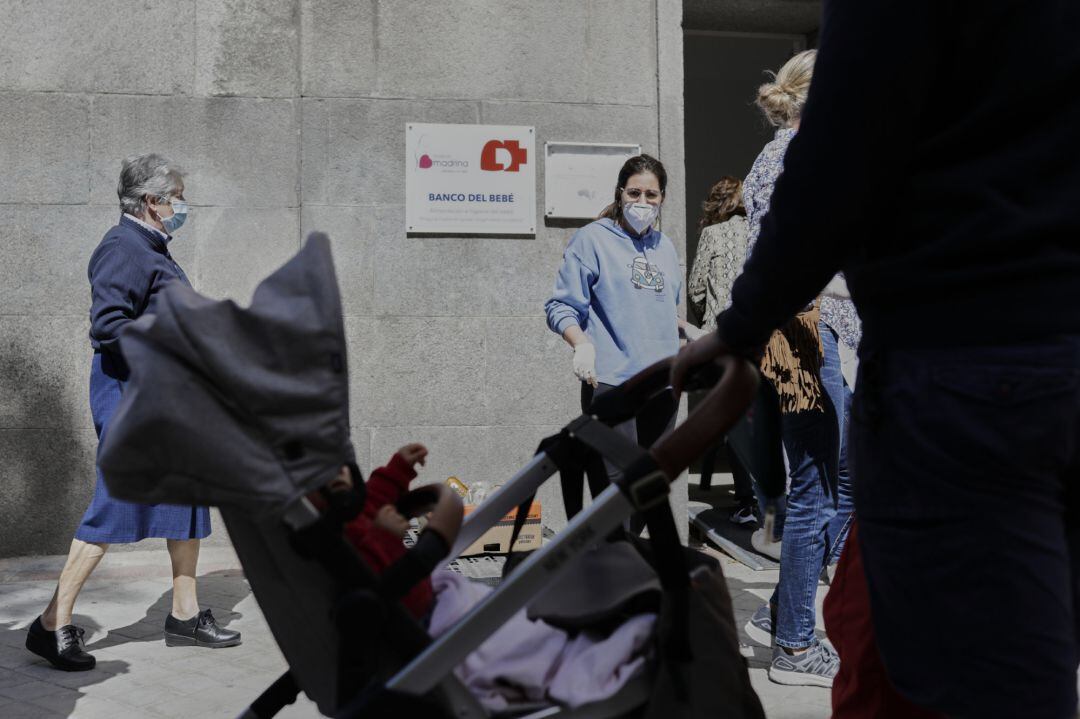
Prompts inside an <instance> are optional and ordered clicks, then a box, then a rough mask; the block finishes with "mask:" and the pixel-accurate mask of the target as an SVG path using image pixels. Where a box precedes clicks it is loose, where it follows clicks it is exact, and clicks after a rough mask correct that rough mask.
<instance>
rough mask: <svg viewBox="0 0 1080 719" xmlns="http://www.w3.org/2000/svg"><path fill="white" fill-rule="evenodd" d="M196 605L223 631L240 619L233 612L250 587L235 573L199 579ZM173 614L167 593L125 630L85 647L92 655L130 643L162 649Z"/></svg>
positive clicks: (112, 631) (111, 632)
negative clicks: (155, 644) (154, 644)
mask: <svg viewBox="0 0 1080 719" xmlns="http://www.w3.org/2000/svg"><path fill="white" fill-rule="evenodd" d="M198 593H199V605H200V607H201V608H203V609H207V608H208V609H210V610H212V611H213V613H214V619H216V620H217V623H218V624H220V625H221V626H223V627H227V626H229V624H230V623H231V622H233V621H235V620H237V619H239V618H241V617H242V616H243V615H242V614H240V613H239V612H237V611H235V609H236V605H238V604H239V603H240V602H242V601H243V600H244V599H246V598H247V596H248V595H249V594H251V587H249V586H248V583H247V580H246V579H244V577H243V575H241V574H240V573H239V572H238V571H234V570H219V571H215V572H210V573H208V574H203V575H199V576H198ZM171 611H172V589H171V588H170V589H167V590H166V591H165V592H163V593H162V595H161V596H160V597H159V598H158V600H157V601H156V602H154V603H153V604H151V605H150V606H149V607H147V608H146V612H145V614H144V615H143V616H142V617H141V618H140V619H138V620H136V621H134V622H132V623H131V624H128V625H127V626H124V627H117V628H116V629H110V630H109V633H108V636H106V637H105V638H103V639H101V640H99V641H96V642H94V643H93V644H90V645H88V646H87V647H86V649H87V651H89V652H90V653H91V654H92V653H93V652H94V651H96V650H99V649H112V648H113V647H117V646H120V645H123V644H128V643H131V642H154V641H158V642H162V648H164V637H163V633H164V631H165V617H167V616H168V615H169V613H170V612H171ZM82 622H87V626H89V624H91V623H92V620H89V619H87V618H86V617H78V619H76V620H75V623H76V624H79V625H80V626H84V625H83V624H82Z"/></svg>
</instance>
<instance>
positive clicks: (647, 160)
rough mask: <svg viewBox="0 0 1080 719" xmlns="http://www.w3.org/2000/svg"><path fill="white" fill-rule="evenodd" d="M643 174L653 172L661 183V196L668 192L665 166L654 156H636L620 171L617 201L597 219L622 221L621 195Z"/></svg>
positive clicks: (616, 190)
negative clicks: (636, 176) (628, 184)
mask: <svg viewBox="0 0 1080 719" xmlns="http://www.w3.org/2000/svg"><path fill="white" fill-rule="evenodd" d="M643 172H651V173H652V174H654V175H656V181H657V182H659V183H660V194H661V195H662V194H664V193H665V192H667V170H665V169H664V165H663V164H662V163H661V162H660V161H659V160H657V159H656V158H655V157H653V156H652V155H635V156H634V157H631V158H630V159H629V160H627V161H626V162H624V163H623V166H622V169H621V170H619V181H618V183H617V184H616V185H615V201H614V202H612V203H611V204H610V205H608V206H607V207H605V208H604V209H603V211H602V212H601V213H600V215H599V216H598V217H597V219H603V218H605V217H606V218H608V219H609V220H612V221H613V222H619V221H620V220H622V203H621V202H619V199H620V198H619V193H620V192H622V191H623V188H625V187H626V183H627V182H629V181H630V178H631V177H633V176H634V175H640V174H641V173H643Z"/></svg>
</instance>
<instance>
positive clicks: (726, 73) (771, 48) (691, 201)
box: [683, 30, 807, 262]
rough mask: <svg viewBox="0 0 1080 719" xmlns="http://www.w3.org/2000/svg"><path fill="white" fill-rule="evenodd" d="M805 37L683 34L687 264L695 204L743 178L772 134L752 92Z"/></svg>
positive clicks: (693, 241) (693, 238) (698, 213)
mask: <svg viewBox="0 0 1080 719" xmlns="http://www.w3.org/2000/svg"><path fill="white" fill-rule="evenodd" d="M806 47H807V38H806V36H805V35H796V34H765V33H737V32H717V31H694V30H687V31H686V33H685V36H684V38H683V53H684V62H685V75H684V76H685V82H686V86H685V98H684V100H685V108H686V109H685V112H686V115H685V117H686V129H685V137H686V193H687V197H686V224H687V230H688V231H687V242H686V244H687V248H686V251H687V260H688V262H693V258H694V256H695V254H696V250H697V235H698V233H697V226H698V222H699V220H700V219H701V203H702V201H703V200H704V199H705V195H706V193H707V192H708V191H709V188H710V187H712V185H713V183H715V182H716V180H717V179H719V178H720V177H721V176H722V175H733V176H735V177H739V178H743V177H745V176H746V173H747V172H748V171H749V170H750V166H751V165H752V164H753V162H754V158H756V157H757V155H758V153H759V152H760V151H761V148H762V147H763V146H764V145H765V143H767V142H768V141H769V140H771V139H772V136H773V128H772V127H771V126H770V125H769V124H768V123H767V122H766V121H765V120H764V118H763V117H762V115H761V112H760V111H759V110H758V109H757V107H756V106H755V105H754V98H755V97H756V96H757V88H758V86H759V85H761V84H762V83H763V82H767V81H768V80H769V75H768V74H767V71H770V70H771V71H774V72H775V71H776V70H778V69H779V68H780V66H781V65H783V64H784V62H785V61H787V59H788V58H790V57H791V56H792V55H794V54H795V53H796V52H799V51H801V50H804V49H805V48H806Z"/></svg>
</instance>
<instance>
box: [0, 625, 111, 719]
mask: <svg viewBox="0 0 1080 719" xmlns="http://www.w3.org/2000/svg"><path fill="white" fill-rule="evenodd" d="M87 624H88V626H87V627H86V628H87V631H88V632H89V631H90V630H91V629H92V628H96V623H94V622H92V621H91V622H88V623H87ZM25 642H26V628H25V627H23V626H22V623H21V622H0V657H2V658H3V662H2V664H0V686H2V687H5V689H4V694H5V695H7V696H10V697H12V698H14V699H15V701H16V702H18V703H20V704H21V705H22V707H21V708H22V709H23V710H29V711H23V712H22V713H19V711H18V710H19V709H20V707H19V706H16V705H12V706H8V707H5V708H3V709H0V714H5V713H6V711H7V710H11V711H14V712H15V713H16V714H17V715H18V716H27V717H29V716H42V717H43V716H57V715H58V716H64V717H66V716H70V715H71V714H72V713H73V712H74V711H75V705H76V703H77V702H78V701H79V699H81V698H82V697H83V696H85V695H84V694H83V692H81V691H80V690H81V689H84V688H86V687H89V686H93V685H95V684H101V683H103V682H105V681H108V680H109V679H112V678H113V677H115V676H117V675H119V674H127V673H128V669H129V667H130V666H131V665H130V664H128V663H127V662H125V661H122V660H119V659H111V660H107V661H99V662H98V663H97V666H95V667H94V668H93V669H92V670H90V671H88V672H63V671H60V670H58V669H53V668H52V667H50V666H49V665H48V663H47V662H45V660H43V659H40V658H38V657H37V656H35V655H33V654H31V653H30V652H29V651H27V650H26V649H25V648H24V644H25ZM40 682H46V683H48V684H52V685H55V689H54V690H51V691H49V692H48V694H47V695H43V694H42V693H41V692H40V691H37V690H35V691H33V692H32V693H30V694H27V695H26V696H25V697H23V696H22V693H23V692H22V689H21V688H22V687H33V686H34V685H35V683H40ZM38 686H40V684H38ZM35 707H37V708H35Z"/></svg>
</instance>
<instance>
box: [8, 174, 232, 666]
mask: <svg viewBox="0 0 1080 719" xmlns="http://www.w3.org/2000/svg"><path fill="white" fill-rule="evenodd" d="M183 178H184V175H183V172H182V171H181V170H180V169H179V168H177V167H176V166H175V165H173V164H172V163H171V162H170V161H169V160H167V159H166V158H164V157H162V156H160V155H154V154H150V155H142V156H139V157H133V158H129V159H128V160H125V161H124V163H123V166H122V169H121V171H120V182H119V184H118V186H117V194H118V195H119V197H120V210H121V213H122V214H121V216H120V221H119V223H118V224H116V225H115V226H114V227H112V229H110V230H109V231H108V232H106V233H105V237H104V238H103V239H102V240H101V243H100V244H99V245H98V246H97V249H95V250H94V253H93V254H92V255H91V257H90V266H89V268H88V275H89V279H90V291H91V305H90V344H91V346H92V347H93V348H94V358H93V361H92V364H91V367H90V410H91V413H92V415H93V418H94V429H96V430H97V434H98V439H99V440H100V439H101V438H103V437H104V436H105V432H106V431H107V430H108V425H109V420H110V418H111V417H112V413H113V411H114V410H115V409H116V406H117V405H118V404H119V403H120V396H121V393H122V392H123V390H124V384H125V382H126V381H127V378H128V368H127V365H126V364H125V363H124V358H123V354H122V353H121V349H122V340H121V335H122V333H123V330H124V328H125V327H127V325H128V324H129V323H131V322H132V321H134V320H135V319H137V318H138V317H140V316H142V315H144V314H153V312H154V307H155V304H156V302H157V299H158V296H159V293H160V291H161V290H162V289H163V288H164V287H165V286H166V285H167V284H168V283H170V282H183V283H184V284H189V283H188V279H187V276H186V275H184V271H183V270H181V269H180V266H179V265H178V264H176V261H175V260H173V258H172V255H171V254H170V253H169V243H170V241H171V240H172V239H173V233H174V232H176V230H177V229H179V227H180V226H181V225H182V224H184V220H185V218H186V217H187V213H188V205H187V201H186V200H185V199H184V182H183ZM208 534H210V515H209V512H208V511H207V509H206V508H205V507H182V506H175V505H163V504H159V505H140V504H132V503H130V502H124V501H120V500H118V499H114V498H112V497H110V496H109V491H108V488H107V487H106V486H105V483H104V482H103V481H102V477H101V472H100V470H99V471H98V473H97V485H96V486H95V488H94V497H93V499H92V500H91V502H90V506H89V507H88V508H87V509H86V513H85V514H84V515H83V518H82V522H81V523H80V525H79V528H78V529H77V530H76V531H75V538H74V539H73V540H72V542H71V549H70V550H69V553H68V559H67V563H66V564H65V565H64V569H63V570H62V571H61V573H60V579H59V581H58V582H57V587H56V592H55V593H54V594H53V598H52V601H51V602H49V606H48V607H47V608H46V609H45V611H44V612H42V614H41V616H40V617H38V618H37V619H36V620H34V623H33V624H31V625H30V629H29V632H28V634H27V639H26V648H27V649H29V650H30V651H31V652H33V653H35V654H37V655H38V656H41V657H43V658H45V659H47V660H48V661H49V662H50V663H51V664H52V665H53V666H55V667H57V668H58V669H63V670H66V671H80V670H86V669H92V668H93V667H94V665H95V660H94V657H93V655H91V654H89V653H88V652H87V651H86V648H85V645H84V643H83V630H82V629H81V628H79V627H76V626H75V625H73V624H72V623H71V615H72V612H73V610H74V606H75V600H76V598H77V597H78V595H79V592H80V591H81V590H82V587H83V584H84V583H85V582H86V580H87V579H88V578H89V576H90V573H91V572H93V570H94V568H95V567H97V565H98V562H100V561H101V558H102V557H103V556H104V555H105V552H106V550H107V549H108V548H109V545H110V544H124V543H129V542H137V541H139V540H140V539H146V538H148V537H161V538H164V539H165V540H167V541H166V545H167V548H168V551H169V558H170V559H171V560H172V574H173V596H172V613H171V614H169V616H168V617H166V619H165V627H164V636H165V643H166V645H167V646H209V647H222V646H234V645H236V644H239V643H240V633H239V632H235V631H231V630H228V629H224V628H222V627H221V626H219V625H218V624H217V623H216V622H215V620H214V617H213V614H212V613H211V612H210V610H209V609H207V610H205V611H200V610H199V603H198V599H197V597H196V590H195V569H196V565H197V563H198V558H199V540H200V539H202V538H203V537H206V536H207V535H208Z"/></svg>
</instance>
